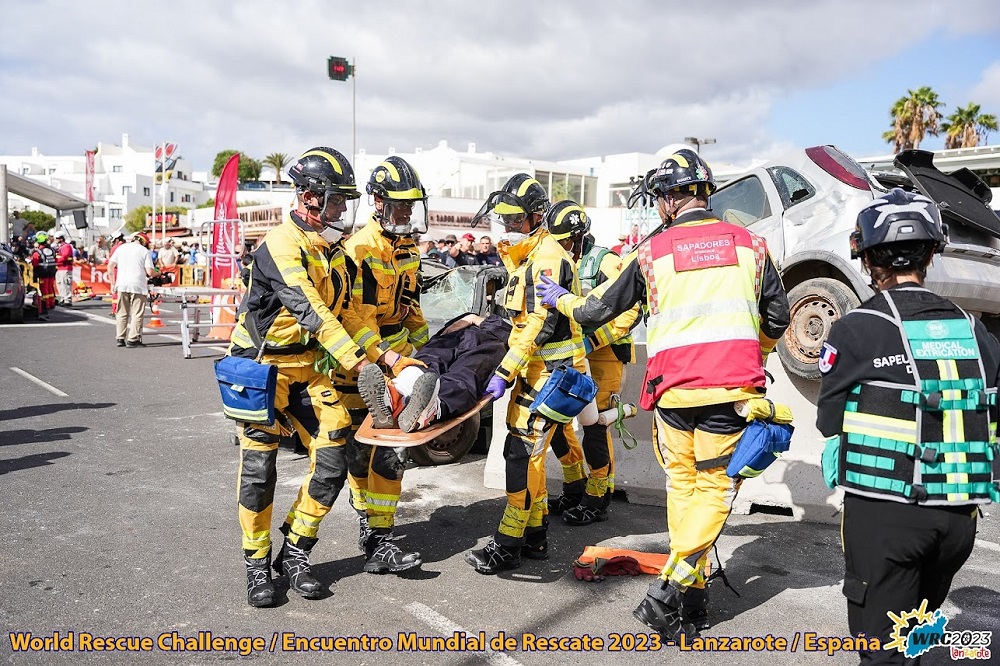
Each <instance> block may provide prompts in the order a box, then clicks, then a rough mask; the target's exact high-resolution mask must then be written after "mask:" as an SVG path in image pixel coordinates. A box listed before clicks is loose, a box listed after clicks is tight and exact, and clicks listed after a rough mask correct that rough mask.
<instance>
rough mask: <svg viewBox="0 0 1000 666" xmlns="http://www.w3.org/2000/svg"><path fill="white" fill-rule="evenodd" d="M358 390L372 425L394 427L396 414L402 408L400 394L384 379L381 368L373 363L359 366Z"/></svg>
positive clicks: (382, 427)
mask: <svg viewBox="0 0 1000 666" xmlns="http://www.w3.org/2000/svg"><path fill="white" fill-rule="evenodd" d="M358 392H359V393H360V394H361V398H362V400H364V401H365V405H366V406H367V407H368V411H369V412H371V415H372V425H373V426H374V427H376V428H380V429H384V428H395V427H396V416H397V415H399V413H400V412H401V411H402V409H403V400H402V396H400V395H399V393H398V392H397V391H396V389H395V388H394V387H393V386H392V384H391V383H390V382H387V381H386V380H385V375H383V374H382V370H381V369H380V368H379V367H378V366H377V365H375V364H374V363H371V364H369V365H366V366H365V367H363V368H361V372H359V373H358Z"/></svg>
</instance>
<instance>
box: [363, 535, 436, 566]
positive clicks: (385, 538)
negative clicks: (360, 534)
mask: <svg viewBox="0 0 1000 666" xmlns="http://www.w3.org/2000/svg"><path fill="white" fill-rule="evenodd" d="M370 531H371V533H370V534H369V535H368V538H367V539H365V543H364V551H365V558H366V559H367V562H365V572H366V573H373V574H384V573H399V572H400V571H406V570H407V569H412V568H414V567H419V566H420V565H421V564H422V561H421V559H420V553H407V552H406V551H404V550H402V549H401V548H400V547H399V546H397V545H396V544H394V543H393V540H394V537H393V536H392V530H389V529H386V528H373V529H371V530H370Z"/></svg>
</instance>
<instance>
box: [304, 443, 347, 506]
mask: <svg viewBox="0 0 1000 666" xmlns="http://www.w3.org/2000/svg"><path fill="white" fill-rule="evenodd" d="M344 448H345V447H343V446H324V447H322V448H319V449H316V469H315V470H314V471H313V476H312V479H310V480H309V496H310V497H312V498H313V499H314V500H316V501H317V502H319V503H320V504H322V505H323V506H333V503H334V502H335V501H336V499H337V496H338V495H339V494H340V491H341V490H343V488H344V482H345V481H346V480H347V454H346V453H345V451H344Z"/></svg>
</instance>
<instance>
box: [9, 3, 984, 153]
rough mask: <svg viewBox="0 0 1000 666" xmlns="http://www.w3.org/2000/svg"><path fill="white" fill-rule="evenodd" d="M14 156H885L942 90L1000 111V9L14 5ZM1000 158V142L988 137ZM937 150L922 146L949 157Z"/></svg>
mask: <svg viewBox="0 0 1000 666" xmlns="http://www.w3.org/2000/svg"><path fill="white" fill-rule="evenodd" d="M0 17H2V18H0V91H2V102H0V154H8V155H9V154H25V153H28V152H29V151H30V150H31V148H32V147H37V148H38V149H39V150H40V151H41V152H42V153H44V154H48V155H62V154H82V153H83V152H84V151H85V150H87V149H89V148H92V147H93V146H95V145H96V144H97V143H98V142H99V141H103V142H105V143H119V142H120V139H121V134H122V133H123V132H127V133H128V134H129V135H130V137H131V141H132V142H133V143H139V144H143V145H151V144H153V143H158V142H160V141H162V140H171V141H175V142H177V143H179V145H180V152H181V154H183V156H184V157H185V158H187V159H188V160H190V161H191V162H192V163H193V166H194V168H195V169H208V168H210V166H211V162H212V159H213V158H214V156H215V154H216V153H217V152H218V151H220V150H223V149H227V148H232V149H237V150H240V151H243V152H245V153H247V154H249V155H251V156H253V157H256V158H258V159H260V158H262V157H264V156H265V155H266V154H268V153H271V152H284V153H289V154H297V153H299V152H301V151H302V150H303V149H305V148H307V147H309V146H312V145H316V144H325V145H330V146H333V147H335V148H338V149H340V150H342V151H343V152H345V153H349V152H350V149H351V83H350V82H347V83H340V82H334V81H330V80H329V79H328V78H327V74H326V59H327V57H328V56H330V55H338V56H347V57H351V58H354V59H355V60H356V63H357V72H358V75H357V78H356V85H357V141H358V147H359V148H365V149H366V150H367V151H368V152H369V153H377V154H385V153H386V152H387V150H388V148H389V147H390V146H392V147H395V148H396V149H397V150H399V151H402V152H410V151H412V150H413V148H414V147H417V146H421V147H424V148H430V147H433V146H435V145H436V144H437V142H438V141H439V140H441V139H447V140H448V141H449V143H450V144H451V145H452V146H455V147H457V148H460V149H464V148H465V146H466V144H467V143H469V142H475V143H476V144H477V146H478V150H480V151H493V152H496V153H500V154H505V155H518V156H527V157H535V158H540V159H553V160H557V159H572V158H579V157H585V156H592V155H602V154H609V153H620V152H630V151H639V152H649V153H652V152H655V151H656V150H658V149H659V148H660V147H661V146H663V145H665V144H668V143H673V142H677V141H681V140H683V138H684V137H686V136H694V137H700V138H715V139H716V140H717V143H716V144H715V145H711V146H704V147H703V149H702V150H703V154H704V155H705V156H706V158H707V159H708V160H709V161H710V162H711V161H714V160H717V161H725V162H731V163H735V164H742V163H748V162H749V161H750V160H751V159H752V158H755V157H767V156H769V155H772V154H774V153H776V152H779V151H780V150H782V149H785V148H788V147H793V146H806V145H814V144H819V143H833V144H836V145H838V146H840V147H841V148H843V149H845V150H847V151H848V152H849V153H851V154H854V155H855V156H863V155H873V154H880V153H882V154H884V153H887V152H889V149H890V147H889V146H888V145H887V144H885V143H884V142H883V141H882V140H881V134H882V132H883V131H884V130H886V129H888V127H889V116H888V112H889V108H890V107H891V106H892V103H893V102H894V101H895V100H896V99H897V98H899V97H901V96H902V95H904V94H905V93H906V90H907V89H908V88H917V87H919V86H922V85H929V86H931V87H932V88H934V90H935V91H936V92H937V93H938V95H939V96H940V98H941V100H942V101H944V102H945V104H946V105H947V106H946V107H944V109H943V110H944V112H945V114H947V113H950V112H951V111H953V110H954V109H955V107H956V106H964V105H965V104H967V103H968V102H970V101H974V102H977V103H979V104H981V105H982V107H983V111H984V112H990V113H994V114H996V115H1000V11H998V10H997V7H996V2H995V0H908V1H905V2H899V1H896V0H891V1H882V2H872V1H871V0H863V1H859V0H809V1H808V2H792V1H790V0H779V1H769V0H761V1H757V2H746V1H745V0H716V1H715V2H712V3H701V2H683V3H681V2H672V1H668V0H645V1H644V0H635V1H628V0H620V1H619V2H608V1H607V0H605V1H599V0H575V1H568V0H567V1H562V0H546V1H544V2H528V1H527V0H520V1H518V0H504V1H494V0H456V1H452V0H440V1H431V0H423V1H419V0H411V1H408V2H396V3H385V2H361V1H358V2H348V1H346V0H342V1H337V0H295V1H294V2H290V3H285V2H273V1H269V2H265V1H262V0H239V1H235V0H232V1H224V0H193V1H188V0H174V1H170V2H167V1H163V0H160V1H155V2H154V1H150V0H131V1H125V0H122V1H119V2H115V1H111V0H0ZM989 140H990V143H998V142H1000V137H998V136H997V135H993V136H991V137H989ZM941 144H942V140H941V139H931V140H929V141H928V142H926V143H925V144H924V145H923V147H925V148H930V149H934V148H940V147H941Z"/></svg>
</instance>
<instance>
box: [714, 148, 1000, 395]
mask: <svg viewBox="0 0 1000 666" xmlns="http://www.w3.org/2000/svg"><path fill="white" fill-rule="evenodd" d="M895 166H896V168H898V169H899V170H900V171H899V173H892V174H888V173H887V174H878V179H876V177H875V176H873V175H872V174H869V173H868V172H867V171H865V170H864V169H863V168H862V167H861V166H860V165H859V164H857V163H856V162H855V161H854V160H853V159H851V158H850V157H848V156H847V155H846V154H844V153H843V152H841V151H840V150H838V149H837V148H835V147H833V146H815V147H812V148H806V149H804V150H799V151H796V152H794V153H791V154H788V155H785V156H783V157H781V158H779V159H776V160H772V161H770V162H767V163H765V164H763V165H761V166H759V167H756V168H754V169H751V170H749V171H747V172H746V173H743V174H741V175H739V176H737V177H736V178H734V179H733V180H731V181H729V182H728V183H726V185H725V186H724V187H722V188H720V189H719V190H718V191H717V192H716V193H715V194H714V195H713V196H712V200H711V206H712V210H713V212H714V213H715V214H716V215H717V216H718V217H720V218H722V219H724V220H726V221H728V222H732V223H734V224H739V225H742V226H745V227H747V228H748V229H750V230H752V231H753V232H755V233H757V234H758V235H761V236H763V237H764V238H765V239H767V243H768V248H769V249H770V252H771V256H772V257H773V258H774V261H775V262H776V263H777V265H778V268H779V270H780V271H781V276H782V280H783V281H784V283H785V289H786V290H787V291H788V300H789V304H790V305H791V324H790V325H789V327H788V330H787V331H786V333H785V335H784V337H783V338H782V341H781V343H780V344H779V345H778V355H779V356H780V357H781V361H782V363H783V364H784V366H785V368H786V370H788V371H789V372H790V373H792V374H795V375H798V376H800V377H805V378H808V379H817V378H819V370H818V368H817V364H818V361H819V352H820V349H821V347H822V345H823V341H824V340H826V337H827V335H828V334H829V332H830V326H831V325H832V324H833V322H834V321H836V320H837V319H838V318H840V317H841V316H843V315H844V314H846V313H847V312H848V311H849V310H851V309H853V308H854V307H856V306H857V305H859V304H860V303H861V302H862V301H865V300H867V299H868V298H870V297H871V296H873V295H874V292H873V291H872V289H871V287H870V286H869V285H870V279H869V277H868V276H866V275H864V274H863V273H862V271H861V263H860V261H858V260H852V259H851V258H850V257H851V252H850V245H849V243H848V237H849V235H850V233H851V232H852V231H853V230H854V224H855V219H856V218H857V213H858V211H859V210H860V209H861V207H863V206H864V205H865V204H867V203H868V202H870V201H871V200H872V199H873V198H874V197H876V196H879V195H880V194H882V193H884V192H885V191H886V187H903V188H905V189H916V190H918V191H920V192H921V193H923V194H925V195H927V196H929V197H930V198H931V199H933V200H934V201H935V202H937V204H938V206H939V208H940V209H941V214H942V218H943V220H944V221H945V222H946V223H947V225H948V232H949V242H948V245H947V247H946V248H945V251H944V253H943V255H937V256H936V257H935V258H934V261H933V263H932V265H931V268H930V270H929V271H928V275H927V287H928V288H929V289H931V290H933V291H934V292H936V293H938V294H940V295H942V296H945V297H947V298H950V299H952V300H953V301H955V302H956V303H957V304H958V305H959V306H961V307H963V308H965V309H966V310H968V311H970V312H973V313H976V314H979V315H982V316H983V321H984V322H985V323H986V324H987V327H988V328H989V329H990V330H991V331H993V332H994V333H996V332H997V331H998V329H1000V320H998V319H997V318H996V315H998V314H1000V217H998V216H997V214H996V213H995V212H994V211H993V210H992V209H991V208H990V207H989V202H990V198H991V192H990V189H989V188H988V187H987V186H986V185H985V184H984V183H983V182H982V181H981V180H980V179H979V178H978V177H977V176H976V175H975V174H973V173H972V172H971V171H969V170H968V169H962V170H960V171H957V172H955V173H952V174H944V173H942V172H941V171H939V170H938V169H936V168H935V167H934V165H933V153H930V152H927V151H922V150H909V151H904V152H902V153H900V154H899V155H897V156H896V161H895ZM880 181H881V182H880Z"/></svg>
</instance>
